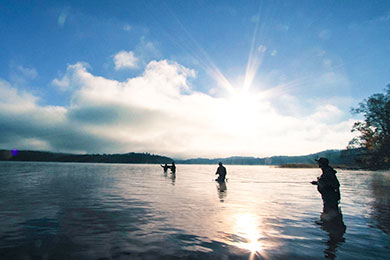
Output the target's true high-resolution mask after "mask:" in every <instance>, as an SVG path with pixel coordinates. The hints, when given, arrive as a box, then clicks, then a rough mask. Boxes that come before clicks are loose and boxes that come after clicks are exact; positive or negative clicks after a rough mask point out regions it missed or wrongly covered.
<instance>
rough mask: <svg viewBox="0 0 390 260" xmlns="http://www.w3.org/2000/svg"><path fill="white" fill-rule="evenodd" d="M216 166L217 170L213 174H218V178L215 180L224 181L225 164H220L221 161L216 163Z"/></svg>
mask: <svg viewBox="0 0 390 260" xmlns="http://www.w3.org/2000/svg"><path fill="white" fill-rule="evenodd" d="M218 165H219V166H218V168H217V172H216V173H215V175H217V174H218V178H217V179H215V180H216V181H217V182H224V181H225V178H226V168H225V166H223V165H222V163H221V162H219V163H218Z"/></svg>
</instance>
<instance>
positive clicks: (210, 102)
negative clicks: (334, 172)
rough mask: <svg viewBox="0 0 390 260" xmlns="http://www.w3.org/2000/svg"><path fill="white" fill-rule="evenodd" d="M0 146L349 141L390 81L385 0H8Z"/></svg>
mask: <svg viewBox="0 0 390 260" xmlns="http://www.w3.org/2000/svg"><path fill="white" fill-rule="evenodd" d="M0 13H1V16H0V38H1V39H2V40H1V41H0V61H1V62H0V94H1V96H2V97H1V96H0V106H1V112H0V122H1V126H0V132H1V136H2V137H0V148H5V149H11V148H16V149H39V150H50V151H57V152H59V151H61V152H81V153H82V152H88V153H104V152H105V153H114V152H129V151H134V152H152V153H159V154H164V155H169V156H174V157H180V158H188V157H202V156H207V157H218V156H231V155H248V156H268V155H276V154H287V155H298V154H306V153H311V152H317V151H320V150H323V149H332V148H344V147H345V146H346V145H347V144H348V141H349V140H350V139H351V138H352V135H351V133H350V129H351V126H352V124H353V122H354V121H356V120H358V119H359V118H358V117H357V116H356V115H351V114H350V112H349V111H350V108H351V107H352V106H356V105H357V103H358V102H360V101H361V100H362V99H364V98H366V97H368V96H369V95H371V94H373V93H377V92H381V91H382V90H383V89H384V87H385V86H386V85H387V84H389V83H390V78H389V75H390V73H389V72H390V65H389V62H388V61H389V53H390V2H389V1H1V3H0Z"/></svg>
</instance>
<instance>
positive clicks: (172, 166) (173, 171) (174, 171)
mask: <svg viewBox="0 0 390 260" xmlns="http://www.w3.org/2000/svg"><path fill="white" fill-rule="evenodd" d="M169 167H170V168H171V171H172V173H173V174H175V173H176V165H175V163H174V162H172V165H171V166H169Z"/></svg>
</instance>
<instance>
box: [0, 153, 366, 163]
mask: <svg viewBox="0 0 390 260" xmlns="http://www.w3.org/2000/svg"><path fill="white" fill-rule="evenodd" d="M360 155H361V150H359V149H351V150H327V151H323V152H319V153H314V154H309V155H302V156H272V157H265V158H256V157H240V156H234V157H228V158H215V159H207V158H197V159H187V160H176V161H175V162H176V163H178V164H218V162H222V163H224V164H231V165H233V164H235V165H283V164H315V161H314V159H316V158H319V157H326V158H328V159H329V161H330V163H331V165H342V166H350V167H357V160H358V159H359V157H360ZM0 161H38V162H93V163H150V164H163V163H172V162H173V161H174V160H173V159H172V158H169V157H165V156H160V155H154V154H149V153H125V154H67V153H52V152H39V151H15V150H13V151H11V150H0Z"/></svg>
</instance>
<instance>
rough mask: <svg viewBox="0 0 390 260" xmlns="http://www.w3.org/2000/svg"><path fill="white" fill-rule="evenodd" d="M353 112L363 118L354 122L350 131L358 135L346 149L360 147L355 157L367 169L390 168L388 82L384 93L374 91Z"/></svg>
mask: <svg viewBox="0 0 390 260" xmlns="http://www.w3.org/2000/svg"><path fill="white" fill-rule="evenodd" d="M351 112H352V113H353V114H362V115H363V118H364V120H363V121H358V122H355V123H354V125H353V127H352V130H351V131H352V132H357V133H358V135H357V136H356V137H355V138H353V139H352V140H351V141H350V142H349V144H348V149H356V148H358V149H361V150H362V153H361V154H360V156H358V157H357V160H358V162H359V164H360V165H361V166H362V167H364V168H369V169H389V168H390V84H389V85H387V86H386V88H385V90H384V93H376V94H373V95H371V96H370V97H368V98H367V99H364V100H363V101H362V102H360V103H359V105H358V106H357V107H356V108H352V110H351Z"/></svg>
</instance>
